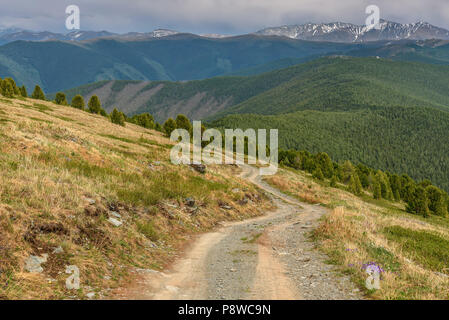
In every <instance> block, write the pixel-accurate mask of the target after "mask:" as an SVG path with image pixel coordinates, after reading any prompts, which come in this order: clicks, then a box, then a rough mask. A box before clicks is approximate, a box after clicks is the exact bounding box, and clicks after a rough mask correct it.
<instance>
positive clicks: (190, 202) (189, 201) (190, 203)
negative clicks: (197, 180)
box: [185, 198, 195, 207]
mask: <svg viewBox="0 0 449 320" xmlns="http://www.w3.org/2000/svg"><path fill="white" fill-rule="evenodd" d="M185 204H186V206H189V207H194V206H195V199H193V198H187V199H186V200H185Z"/></svg>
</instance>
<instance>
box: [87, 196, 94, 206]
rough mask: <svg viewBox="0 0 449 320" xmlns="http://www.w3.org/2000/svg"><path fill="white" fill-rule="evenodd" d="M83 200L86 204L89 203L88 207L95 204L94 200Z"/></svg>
mask: <svg viewBox="0 0 449 320" xmlns="http://www.w3.org/2000/svg"><path fill="white" fill-rule="evenodd" d="M85 200H86V201H87V203H89V204H90V205H94V204H95V202H96V201H95V200H94V199H91V198H85Z"/></svg>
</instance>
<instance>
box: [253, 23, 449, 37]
mask: <svg viewBox="0 0 449 320" xmlns="http://www.w3.org/2000/svg"><path fill="white" fill-rule="evenodd" d="M379 27H380V29H369V28H368V27H366V26H365V25H355V24H352V23H344V22H332V23H320V24H316V23H307V24H301V25H288V26H281V27H274V28H266V29H263V30H260V31H257V32H256V33H255V34H259V35H265V36H283V37H287V38H291V39H299V40H309V41H331V42H365V41H380V40H405V39H409V40H427V39H441V40H449V31H448V30H446V29H443V28H439V27H436V26H433V25H431V24H430V23H427V22H417V23H408V24H401V23H397V22H392V21H386V20H381V22H380V25H379Z"/></svg>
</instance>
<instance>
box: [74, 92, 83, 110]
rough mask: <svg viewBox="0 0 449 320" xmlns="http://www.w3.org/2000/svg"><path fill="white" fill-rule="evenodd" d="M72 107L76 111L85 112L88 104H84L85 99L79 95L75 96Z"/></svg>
mask: <svg viewBox="0 0 449 320" xmlns="http://www.w3.org/2000/svg"><path fill="white" fill-rule="evenodd" d="M71 106H72V107H73V108H76V109H81V110H84V107H85V106H86V104H85V103H84V98H83V96H81V95H79V94H77V95H76V96H74V97H73V99H72V104H71Z"/></svg>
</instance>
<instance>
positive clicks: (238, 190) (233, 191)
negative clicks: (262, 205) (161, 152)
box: [231, 188, 240, 193]
mask: <svg viewBox="0 0 449 320" xmlns="http://www.w3.org/2000/svg"><path fill="white" fill-rule="evenodd" d="M231 192H232V193H239V192H240V189H239V188H234V189H232V190H231Z"/></svg>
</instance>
